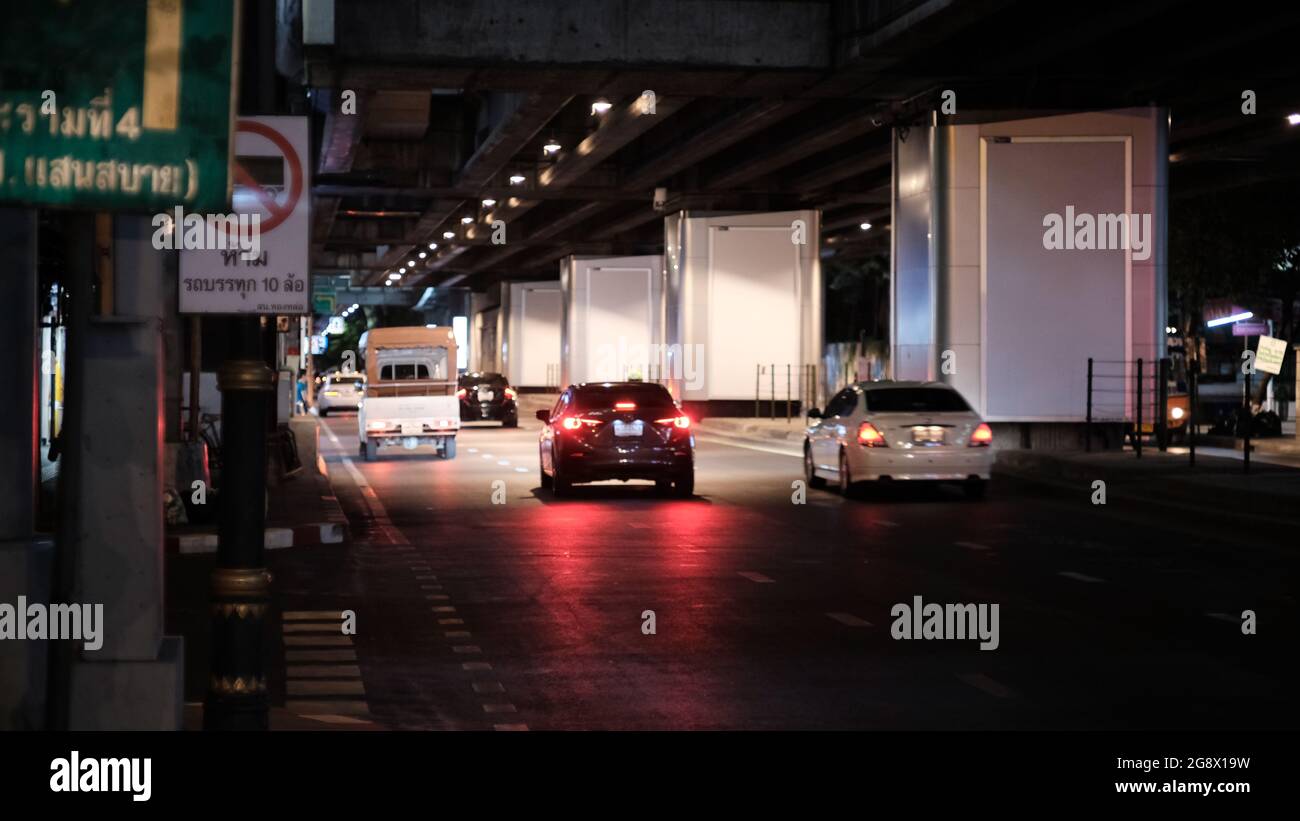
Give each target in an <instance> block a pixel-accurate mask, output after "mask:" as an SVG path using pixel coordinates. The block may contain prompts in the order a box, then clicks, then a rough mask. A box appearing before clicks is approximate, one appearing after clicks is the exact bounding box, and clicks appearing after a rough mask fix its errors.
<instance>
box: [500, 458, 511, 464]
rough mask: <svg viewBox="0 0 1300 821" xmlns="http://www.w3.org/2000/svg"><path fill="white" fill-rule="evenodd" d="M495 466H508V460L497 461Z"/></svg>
mask: <svg viewBox="0 0 1300 821" xmlns="http://www.w3.org/2000/svg"><path fill="white" fill-rule="evenodd" d="M497 464H498V465H508V464H510V460H509V459H501V460H499V461H498V462H497Z"/></svg>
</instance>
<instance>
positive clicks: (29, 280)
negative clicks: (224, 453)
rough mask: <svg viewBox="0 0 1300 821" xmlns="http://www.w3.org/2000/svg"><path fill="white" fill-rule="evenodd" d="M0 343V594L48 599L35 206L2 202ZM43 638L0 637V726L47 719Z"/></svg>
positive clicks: (0, 598) (27, 725)
mask: <svg viewBox="0 0 1300 821" xmlns="http://www.w3.org/2000/svg"><path fill="white" fill-rule="evenodd" d="M0 258H2V259H4V260H5V262H6V264H5V270H4V272H3V275H0V305H4V306H5V321H4V322H2V323H0V350H3V351H5V352H6V353H7V355H8V362H9V367H8V368H7V369H6V370H7V372H8V373H9V375H10V379H11V384H12V385H13V392H12V394H11V397H12V398H13V400H14V401H10V402H4V403H0V487H3V488H4V492H3V493H0V602H4V603H6V604H10V605H14V606H16V605H17V603H18V597H19V596H26V597H27V600H28V601H36V602H46V601H49V599H50V583H51V573H52V565H51V562H52V558H53V543H52V541H51V540H49V539H43V538H38V537H37V536H36V532H35V516H36V487H37V477H36V471H37V465H38V464H39V462H38V460H37V455H36V442H37V439H38V434H37V430H38V428H39V416H38V414H39V402H40V400H39V397H40V390H39V384H38V381H39V379H40V373H41V368H40V355H39V351H38V350H37V345H36V340H37V334H36V314H37V312H36V302H37V294H36V286H37V276H36V211H35V210H34V209H22V208H0ZM48 649H49V647H48V644H47V643H46V642H43V641H0V730H33V729H40V728H42V727H44V726H45V704H46V702H45V691H46V666H47V663H48Z"/></svg>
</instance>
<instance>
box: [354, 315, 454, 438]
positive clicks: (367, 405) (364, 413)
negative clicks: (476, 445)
mask: <svg viewBox="0 0 1300 821" xmlns="http://www.w3.org/2000/svg"><path fill="white" fill-rule="evenodd" d="M360 347H361V356H362V357H364V358H365V362H366V395H365V398H364V399H362V401H361V407H360V408H359V409H358V410H357V426H358V432H357V435H358V439H359V440H360V442H361V455H362V456H363V457H364V458H365V460H366V461H367V462H369V461H373V460H374V459H376V458H378V456H379V451H380V450H381V449H391V448H394V447H402V448H404V449H406V450H415V449H416V448H418V447H420V446H422V445H432V446H433V447H434V448H435V449H436V450H437V452H438V455H439V456H441V457H442V458H444V459H454V458H456V433H457V432H458V431H459V430H460V400H458V399H457V398H456V370H455V368H456V338H455V335H454V334H453V333H452V330H451V328H447V327H439V328H424V327H414V328H405V327H404V328H373V329H371V330H369V331H367V332H366V333H364V334H362V336H361V346H360Z"/></svg>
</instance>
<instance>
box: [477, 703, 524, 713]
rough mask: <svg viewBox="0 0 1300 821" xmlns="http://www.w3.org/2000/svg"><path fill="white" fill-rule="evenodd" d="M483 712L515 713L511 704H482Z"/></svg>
mask: <svg viewBox="0 0 1300 821" xmlns="http://www.w3.org/2000/svg"><path fill="white" fill-rule="evenodd" d="M483 712H485V713H517V712H519V711H518V710H516V709H515V705H513V704H484V705H483Z"/></svg>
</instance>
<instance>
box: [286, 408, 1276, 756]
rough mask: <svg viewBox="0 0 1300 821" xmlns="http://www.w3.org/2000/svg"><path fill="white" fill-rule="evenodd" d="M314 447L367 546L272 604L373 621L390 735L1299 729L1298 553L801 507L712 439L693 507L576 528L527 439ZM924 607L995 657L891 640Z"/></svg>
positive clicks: (376, 671)
mask: <svg viewBox="0 0 1300 821" xmlns="http://www.w3.org/2000/svg"><path fill="white" fill-rule="evenodd" d="M322 421H323V422H324V428H323V429H322V435H321V452H322V454H324V456H325V458H326V460H327V462H328V463H329V465H330V472H331V479H332V482H333V485H334V487H335V490H336V492H337V494H338V495H339V497H340V500H341V502H342V503H343V506H344V509H345V511H346V512H347V514H348V516H349V519H350V521H351V523H352V530H353V534H354V538H355V542H354V543H353V544H352V545H350V546H348V547H346V548H341V549H336V550H316V551H310V550H304V551H283V552H282V554H281V556H279V557H277V559H276V564H277V566H276V568H275V570H276V574H277V581H276V586H277V590H278V591H279V595H280V596H281V597H282V599H283V601H282V602H281V604H282V608H283V609H286V610H287V609H291V608H296V609H304V610H325V609H335V608H338V609H342V608H348V609H353V610H355V612H356V615H357V635H356V637H355V646H356V655H357V658H358V666H359V667H360V672H361V678H362V680H363V682H364V690H365V699H366V701H367V702H368V704H369V709H370V712H371V714H372V716H373V717H374V719H375V720H376V721H378V722H379V723H381V724H383V725H386V726H390V727H398V728H405V729H491V728H494V727H495V728H497V729H523V728H528V729H532V730H549V729H751V728H755V729H757V728H818V729H837V728H865V729H876V728H878V729H1038V728H1075V729H1114V728H1132V729H1138V728H1189V729H1190V728H1225V729H1226V728H1265V729H1273V728H1290V729H1296V728H1297V727H1300V709H1298V708H1297V706H1296V701H1295V698H1294V693H1295V692H1296V685H1297V670H1296V662H1295V658H1296V654H1295V647H1296V646H1300V645H1298V644H1297V638H1298V636H1297V624H1300V622H1298V621H1297V616H1300V607H1297V600H1296V590H1297V589H1298V588H1297V581H1300V579H1297V573H1296V569H1295V568H1296V562H1295V555H1296V554H1295V550H1296V548H1295V545H1294V536H1293V534H1277V539H1276V542H1277V543H1276V544H1265V543H1260V542H1258V541H1255V542H1254V543H1251V544H1246V543H1243V542H1241V541H1239V540H1237V539H1234V538H1233V537H1232V534H1231V533H1226V534H1225V533H1214V532H1207V531H1205V530H1202V529H1196V528H1193V527H1185V526H1180V525H1179V524H1178V523H1176V522H1173V523H1171V522H1161V521H1143V520H1141V519H1134V518H1132V516H1131V515H1120V514H1119V513H1118V512H1110V511H1108V510H1107V508H1105V507H1097V506H1093V505H1092V504H1091V503H1090V502H1089V500H1088V499H1086V498H1083V499H1079V500H1077V501H1076V500H1070V499H1062V498H1059V497H1056V496H1050V495H1046V494H1041V493H1039V492H1038V491H1037V490H1036V489H1035V488H1033V487H1032V486H1025V485H1012V484H1009V483H1007V482H1005V481H1003V482H996V481H995V483H994V485H993V487H992V489H991V492H990V494H989V498H988V499H987V500H985V501H983V502H969V501H966V500H964V499H963V498H962V497H961V496H960V495H959V494H958V493H957V492H955V491H952V492H949V491H945V490H943V489H938V490H924V489H923V490H911V491H909V492H901V493H890V494H888V495H881V494H870V495H869V496H868V497H867V498H865V499H850V500H846V499H842V498H841V497H839V496H838V495H837V494H835V493H834V492H832V491H830V490H813V489H810V490H808V491H807V496H806V500H805V502H804V503H802V504H798V503H796V501H795V499H794V494H795V493H796V491H795V489H794V488H792V482H794V481H796V480H798V479H800V478H801V476H800V464H799V461H798V459H796V458H793V457H791V456H787V455H781V454H778V453H774V452H771V451H765V450H753V449H746V448H742V447H737V446H734V445H731V444H723V443H721V442H720V441H708V440H704V439H701V441H699V442H698V444H697V455H696V464H697V481H696V493H697V495H696V497H695V498H693V499H691V500H674V499H661V498H658V497H657V496H656V495H654V493H653V491H652V490H651V488H650V487H649V486H648V485H644V484H638V483H628V484H618V483H611V484H606V485H598V486H579V488H578V490H577V492H576V493H575V495H574V498H572V499H571V500H563V501H560V500H556V499H554V498H553V497H552V496H551V495H550V494H549V493H548V492H546V491H542V490H540V488H539V486H538V473H537V451H536V440H537V431H536V424H537V423H536V422H534V421H532V420H522V421H521V424H522V425H524V427H521V428H520V429H518V430H503V429H500V428H496V427H491V428H469V429H466V430H464V431H462V433H461V438H460V445H459V454H458V457H457V458H456V459H454V460H451V461H444V460H440V459H437V458H436V457H434V456H432V455H430V454H426V453H424V452H422V451H417V452H416V453H415V454H405V453H402V454H400V455H394V456H390V457H385V458H383V459H382V460H381V461H378V462H374V463H365V462H363V461H361V460H360V459H359V458H358V456H357V442H356V437H355V425H356V421H355V418H354V417H352V416H343V417H330V418H329V419H327V420H322ZM914 596H921V597H922V601H923V603H937V604H940V605H946V604H965V603H972V604H986V605H993V604H996V605H998V646H997V649H995V650H981V649H980V647H979V640H978V639H974V640H960V639H952V640H938V639H930V640H899V639H894V638H892V637H891V632H892V625H893V622H894V617H893V616H892V615H891V610H892V608H893V607H894V606H895V605H896V604H899V603H908V604H911V603H912V602H913V597H914ZM1244 610H1253V611H1255V613H1256V618H1257V634H1256V635H1243V633H1242V629H1241V613H1242V611H1244ZM646 611H653V613H654V627H655V632H654V634H653V635H647V634H646V633H645V632H644V630H643V627H644V625H645V624H646V620H645V614H646ZM987 612H989V611H986V613H987ZM986 626H987V623H986Z"/></svg>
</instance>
